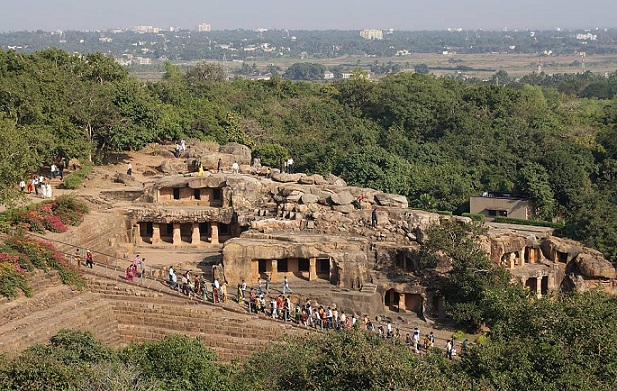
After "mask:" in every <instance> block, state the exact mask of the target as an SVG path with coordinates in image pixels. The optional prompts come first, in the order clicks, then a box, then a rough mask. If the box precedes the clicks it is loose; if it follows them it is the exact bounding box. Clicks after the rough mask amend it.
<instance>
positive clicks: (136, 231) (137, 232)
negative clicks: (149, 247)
mask: <svg viewBox="0 0 617 391" xmlns="http://www.w3.org/2000/svg"><path fill="white" fill-rule="evenodd" d="M133 244H134V245H136V246H139V245H141V244H143V240H142V239H141V229H140V226H139V223H138V224H135V225H134V226H133Z"/></svg>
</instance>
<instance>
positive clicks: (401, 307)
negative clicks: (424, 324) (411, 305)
mask: <svg viewBox="0 0 617 391" xmlns="http://www.w3.org/2000/svg"><path fill="white" fill-rule="evenodd" d="M398 310H399V311H400V312H405V311H406V310H407V306H406V305H405V294H404V293H399V294H398Z"/></svg>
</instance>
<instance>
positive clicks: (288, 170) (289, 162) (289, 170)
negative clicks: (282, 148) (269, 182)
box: [287, 156, 294, 174]
mask: <svg viewBox="0 0 617 391" xmlns="http://www.w3.org/2000/svg"><path fill="white" fill-rule="evenodd" d="M293 164H294V160H293V158H292V157H291V156H290V157H289V159H287V172H288V173H289V174H293V170H292V166H293Z"/></svg>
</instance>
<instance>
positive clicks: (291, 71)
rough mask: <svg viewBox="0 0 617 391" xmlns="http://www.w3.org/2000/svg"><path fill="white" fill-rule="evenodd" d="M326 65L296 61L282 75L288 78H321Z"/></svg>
mask: <svg viewBox="0 0 617 391" xmlns="http://www.w3.org/2000/svg"><path fill="white" fill-rule="evenodd" d="M325 71H326V67H325V66H323V65H321V64H313V63H309V62H298V63H295V64H292V65H291V66H290V67H289V68H288V69H287V71H286V72H285V74H284V75H283V77H284V78H285V79H289V80H323V76H324V72H325Z"/></svg>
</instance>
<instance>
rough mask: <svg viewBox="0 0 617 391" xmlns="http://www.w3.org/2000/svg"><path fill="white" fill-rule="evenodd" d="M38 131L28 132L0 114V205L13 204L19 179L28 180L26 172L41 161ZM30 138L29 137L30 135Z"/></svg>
mask: <svg viewBox="0 0 617 391" xmlns="http://www.w3.org/2000/svg"><path fill="white" fill-rule="evenodd" d="M37 134H38V132H29V131H28V130H27V129H24V128H19V127H17V126H16V125H15V123H14V122H13V121H12V120H10V119H6V118H4V117H3V116H2V115H1V114H0V140H3V146H2V148H0V205H13V203H14V202H15V201H16V200H17V199H18V197H19V192H18V191H19V187H18V186H17V185H18V183H19V181H21V180H24V181H28V180H29V177H28V174H30V173H32V172H35V171H36V170H37V169H38V168H39V167H40V165H41V164H42V162H43V158H44V157H43V156H42V155H41V154H39V152H38V148H37V141H39V140H40V141H43V140H44V138H43V137H41V138H40V139H39V140H36V135H37ZM29 136H30V137H32V139H30V137H29Z"/></svg>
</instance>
